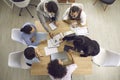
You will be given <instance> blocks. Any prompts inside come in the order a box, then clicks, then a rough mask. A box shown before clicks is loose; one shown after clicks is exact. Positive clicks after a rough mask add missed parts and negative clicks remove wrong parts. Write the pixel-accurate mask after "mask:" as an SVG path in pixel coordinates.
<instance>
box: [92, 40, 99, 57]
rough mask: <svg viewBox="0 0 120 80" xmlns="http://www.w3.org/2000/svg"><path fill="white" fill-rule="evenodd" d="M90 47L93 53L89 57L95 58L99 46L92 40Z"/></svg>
mask: <svg viewBox="0 0 120 80" xmlns="http://www.w3.org/2000/svg"><path fill="white" fill-rule="evenodd" d="M91 46H92V47H93V52H92V54H91V56H96V55H97V54H98V53H99V52H100V45H99V43H98V42H97V41H95V40H92V45H91Z"/></svg>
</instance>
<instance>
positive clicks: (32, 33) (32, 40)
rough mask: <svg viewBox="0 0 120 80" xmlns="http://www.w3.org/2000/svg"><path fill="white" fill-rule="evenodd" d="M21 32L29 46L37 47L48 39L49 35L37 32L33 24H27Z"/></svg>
mask: <svg viewBox="0 0 120 80" xmlns="http://www.w3.org/2000/svg"><path fill="white" fill-rule="evenodd" d="M20 31H21V32H22V34H21V36H22V38H23V39H24V41H25V42H26V44H27V45H28V46H29V45H33V46H37V45H38V44H39V43H40V41H41V40H42V39H45V38H47V33H42V32H37V30H36V27H35V25H34V24H32V23H25V24H24V25H23V27H22V28H21V30H20Z"/></svg>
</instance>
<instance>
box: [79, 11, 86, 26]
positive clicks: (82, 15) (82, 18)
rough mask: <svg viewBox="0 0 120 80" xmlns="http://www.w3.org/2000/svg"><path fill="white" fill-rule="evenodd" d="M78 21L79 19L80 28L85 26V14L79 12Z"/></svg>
mask: <svg viewBox="0 0 120 80" xmlns="http://www.w3.org/2000/svg"><path fill="white" fill-rule="evenodd" d="M80 19H81V21H80V23H81V25H82V26H84V25H86V14H85V12H84V11H82V12H81V16H80Z"/></svg>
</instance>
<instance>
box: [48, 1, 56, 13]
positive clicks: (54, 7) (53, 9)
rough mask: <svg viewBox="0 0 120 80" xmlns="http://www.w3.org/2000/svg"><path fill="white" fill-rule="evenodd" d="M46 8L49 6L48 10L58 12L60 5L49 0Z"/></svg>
mask: <svg viewBox="0 0 120 80" xmlns="http://www.w3.org/2000/svg"><path fill="white" fill-rule="evenodd" d="M46 8H47V10H48V12H54V13H57V11H58V6H57V4H56V3H55V2H54V1H49V2H48V3H46Z"/></svg>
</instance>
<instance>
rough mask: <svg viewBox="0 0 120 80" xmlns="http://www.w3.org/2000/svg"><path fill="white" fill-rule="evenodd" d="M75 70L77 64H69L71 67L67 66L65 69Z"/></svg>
mask: <svg viewBox="0 0 120 80" xmlns="http://www.w3.org/2000/svg"><path fill="white" fill-rule="evenodd" d="M76 68H77V64H71V65H69V66H67V69H69V70H73V69H76Z"/></svg>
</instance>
